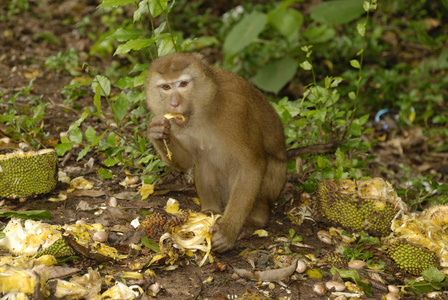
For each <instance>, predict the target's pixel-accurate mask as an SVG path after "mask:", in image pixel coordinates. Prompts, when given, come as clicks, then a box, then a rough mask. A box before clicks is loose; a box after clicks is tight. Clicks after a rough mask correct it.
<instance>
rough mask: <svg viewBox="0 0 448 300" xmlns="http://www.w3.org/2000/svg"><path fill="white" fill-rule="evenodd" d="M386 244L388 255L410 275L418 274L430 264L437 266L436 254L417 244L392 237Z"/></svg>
mask: <svg viewBox="0 0 448 300" xmlns="http://www.w3.org/2000/svg"><path fill="white" fill-rule="evenodd" d="M387 244H388V249H387V253H388V255H389V256H390V257H391V258H392V259H393V260H394V261H395V263H396V264H397V266H398V267H399V268H400V269H402V270H404V271H406V272H408V273H410V274H412V275H420V274H421V273H422V272H423V271H424V270H426V269H428V268H429V267H430V266H435V267H438V266H439V262H438V258H437V255H436V254H435V253H434V252H433V251H430V250H429V249H427V248H425V247H422V246H420V245H418V244H415V243H413V242H410V241H408V240H405V239H400V238H392V239H390V240H388V241H387Z"/></svg>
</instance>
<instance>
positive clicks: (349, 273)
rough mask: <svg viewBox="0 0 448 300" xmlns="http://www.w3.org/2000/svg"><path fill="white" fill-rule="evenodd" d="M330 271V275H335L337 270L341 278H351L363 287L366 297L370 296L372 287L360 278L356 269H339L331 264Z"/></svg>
mask: <svg viewBox="0 0 448 300" xmlns="http://www.w3.org/2000/svg"><path fill="white" fill-rule="evenodd" d="M330 272H331V274H332V275H335V274H336V272H338V273H339V275H340V276H341V278H344V279H352V280H353V281H354V282H355V283H356V284H357V285H358V286H359V287H360V288H362V289H363V291H364V293H365V294H366V296H367V297H372V287H371V286H370V285H369V284H367V283H365V282H364V281H362V280H361V278H360V277H359V274H358V272H356V270H340V269H338V268H336V267H334V266H333V267H332V268H331V270H330Z"/></svg>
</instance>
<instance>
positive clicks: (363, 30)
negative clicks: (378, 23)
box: [356, 23, 366, 36]
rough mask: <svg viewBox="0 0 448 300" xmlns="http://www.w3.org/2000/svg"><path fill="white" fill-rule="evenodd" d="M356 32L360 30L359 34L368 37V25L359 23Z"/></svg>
mask: <svg viewBox="0 0 448 300" xmlns="http://www.w3.org/2000/svg"><path fill="white" fill-rule="evenodd" d="M356 30H358V33H359V35H360V36H365V35H366V23H358V25H356Z"/></svg>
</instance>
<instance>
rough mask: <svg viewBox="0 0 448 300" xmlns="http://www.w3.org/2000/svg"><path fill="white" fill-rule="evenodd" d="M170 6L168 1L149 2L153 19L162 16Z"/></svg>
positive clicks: (155, 0)
mask: <svg viewBox="0 0 448 300" xmlns="http://www.w3.org/2000/svg"><path fill="white" fill-rule="evenodd" d="M167 6H168V0H152V1H149V12H150V13H151V16H152V17H153V18H155V17H157V16H158V15H160V14H161V13H162V12H163V11H164V10H165V9H166V7H167Z"/></svg>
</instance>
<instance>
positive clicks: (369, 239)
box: [358, 231, 381, 244]
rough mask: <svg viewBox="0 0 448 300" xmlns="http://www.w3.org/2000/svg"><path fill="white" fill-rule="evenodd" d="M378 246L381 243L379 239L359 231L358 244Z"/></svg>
mask: <svg viewBox="0 0 448 300" xmlns="http://www.w3.org/2000/svg"><path fill="white" fill-rule="evenodd" d="M363 243H366V244H379V243H381V241H380V239H379V238H377V237H374V236H370V235H369V234H368V233H365V232H364V231H361V233H360V235H359V240H358V244H363Z"/></svg>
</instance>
